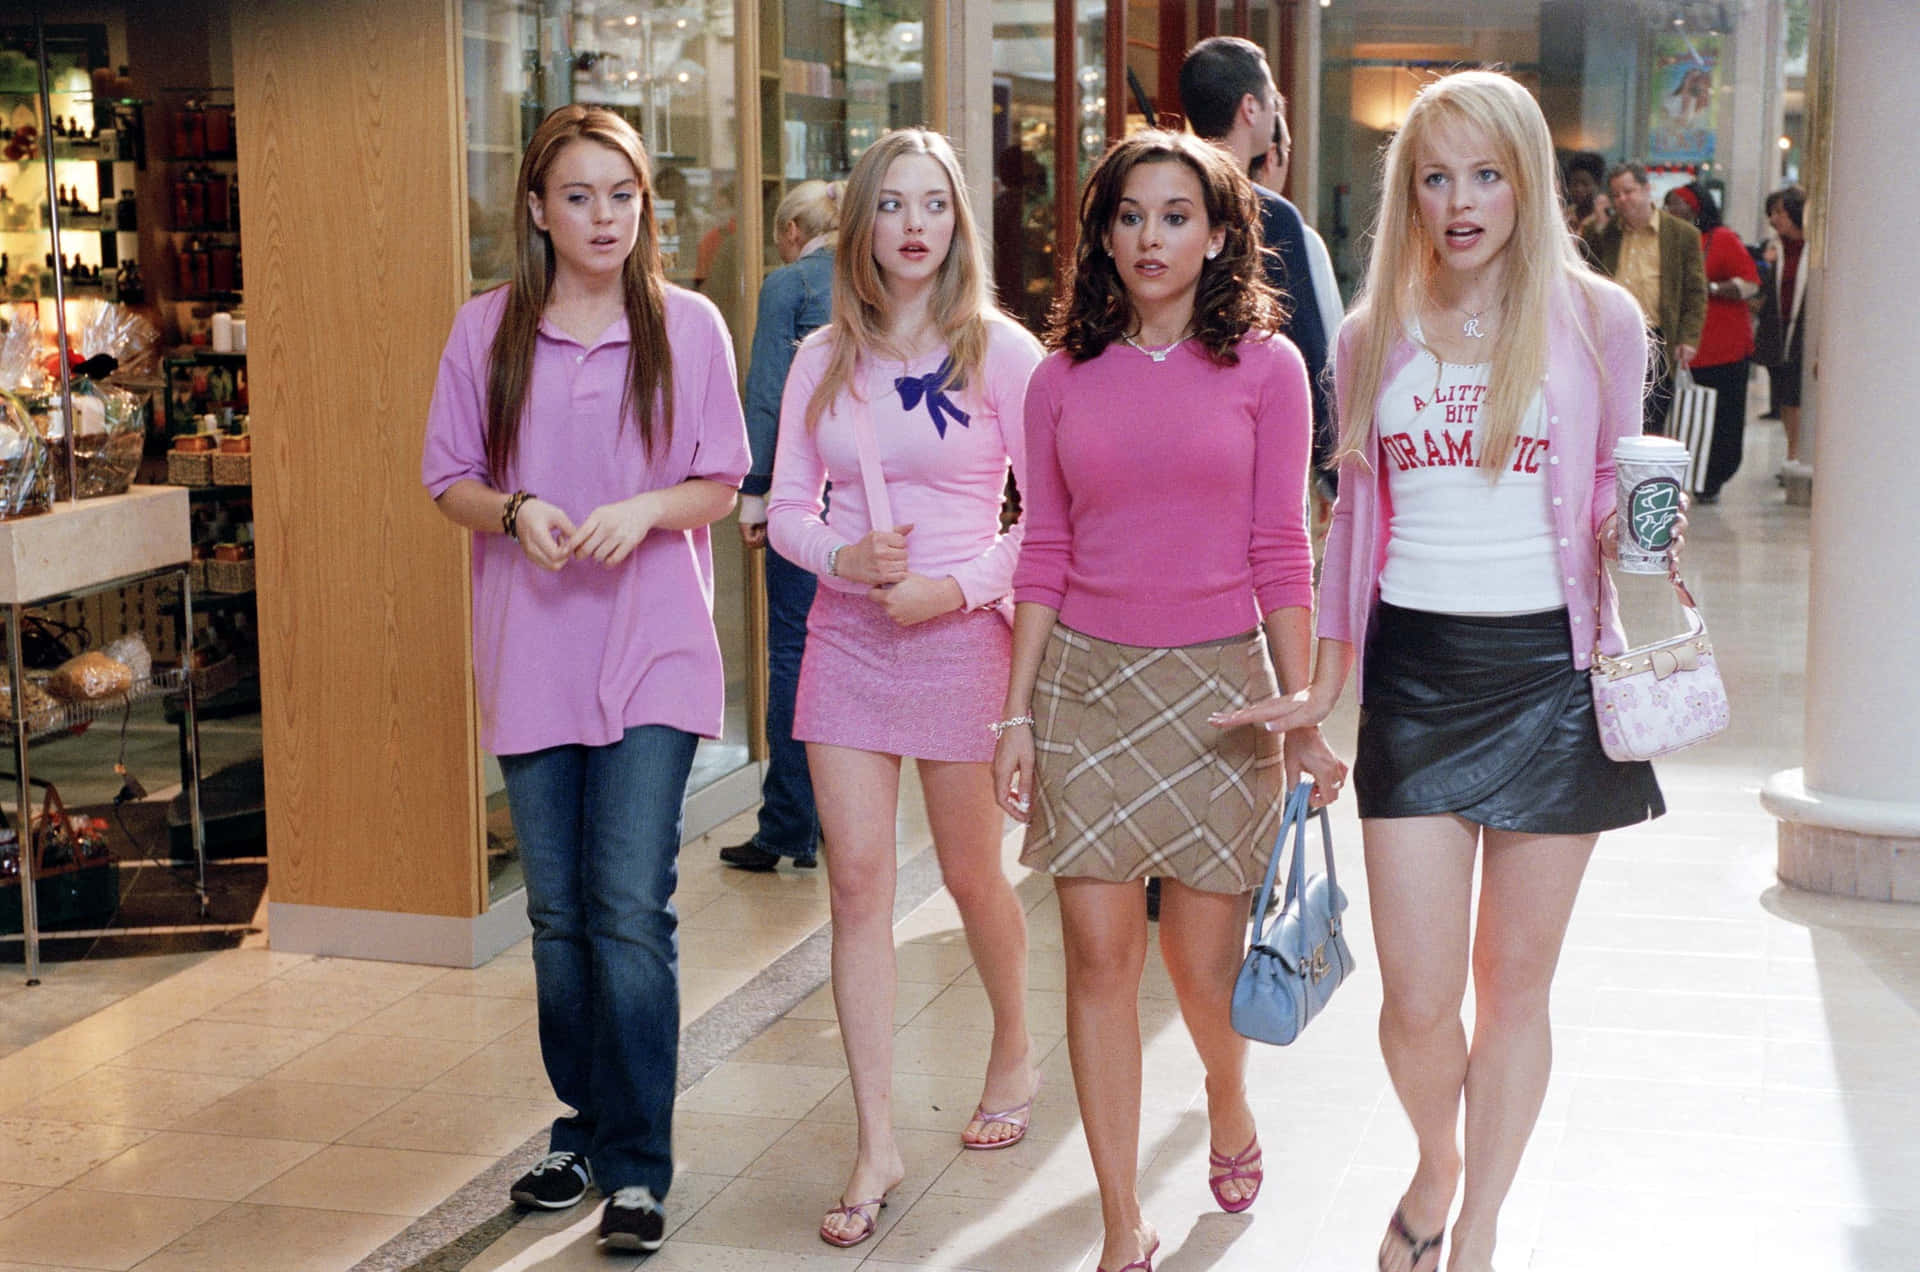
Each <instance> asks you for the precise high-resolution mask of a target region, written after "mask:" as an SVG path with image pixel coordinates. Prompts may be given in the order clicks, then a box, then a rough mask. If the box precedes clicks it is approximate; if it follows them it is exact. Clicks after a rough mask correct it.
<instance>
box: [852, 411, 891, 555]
mask: <svg viewBox="0 0 1920 1272" xmlns="http://www.w3.org/2000/svg"><path fill="white" fill-rule="evenodd" d="M848 396H849V397H850V398H851V399H852V402H853V411H852V412H851V415H852V419H851V423H852V425H853V451H854V454H855V455H856V456H857V457H858V458H859V461H860V485H861V488H862V489H864V490H865V491H866V495H867V521H868V528H869V529H872V530H891V529H893V524H894V523H893V504H892V503H891V502H890V501H889V500H888V499H887V477H886V474H885V472H883V471H882V470H881V468H880V443H879V440H878V439H877V438H875V437H874V433H873V411H872V409H871V408H870V407H869V406H868V405H867V403H865V402H863V401H861V400H860V397H859V395H858V394H849V395H848Z"/></svg>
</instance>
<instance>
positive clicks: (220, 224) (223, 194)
mask: <svg viewBox="0 0 1920 1272" xmlns="http://www.w3.org/2000/svg"><path fill="white" fill-rule="evenodd" d="M209 118H211V116H209ZM200 176H201V179H202V181H203V182H204V183H205V186H206V195H205V199H204V203H205V211H206V218H207V224H208V225H209V226H211V227H212V228H214V229H216V230H224V229H226V228H227V226H228V221H227V206H228V200H229V198H230V197H231V196H230V195H229V194H228V190H227V187H228V184H229V183H228V181H227V174H226V173H224V172H215V171H211V170H208V171H203V172H202V173H201V174H200Z"/></svg>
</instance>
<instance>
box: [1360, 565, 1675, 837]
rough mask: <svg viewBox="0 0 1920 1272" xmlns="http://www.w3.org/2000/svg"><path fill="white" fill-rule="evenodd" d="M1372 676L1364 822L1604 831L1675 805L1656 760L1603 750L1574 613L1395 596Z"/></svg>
mask: <svg viewBox="0 0 1920 1272" xmlns="http://www.w3.org/2000/svg"><path fill="white" fill-rule="evenodd" d="M1362 676H1363V681H1362V683H1363V686H1364V690H1363V694H1362V699H1361V707H1360V738H1359V744H1358V746H1357V748H1356V756H1355V759H1354V765H1353V785H1354V795H1355V798H1356V800H1357V802H1358V804H1359V812H1360V816H1362V817H1424V816H1429V815H1432V814H1435V813H1455V814H1458V815H1459V816H1461V817H1463V818H1465V819H1466V820H1468V821H1470V822H1474V823H1476V824H1477V825H1481V826H1487V827H1490V828H1492V829H1494V830H1513V831H1520V832H1522V833H1525V834H1536V835H1591V834H1598V833H1599V832H1600V831H1603V830H1613V829H1615V828H1617V827H1620V826H1630V825H1632V824H1633V823H1635V822H1641V821H1645V820H1647V819H1648V818H1650V817H1658V816H1660V815H1661V814H1662V813H1664V812H1666V810H1667V806H1666V801H1665V800H1664V799H1663V798H1662V797H1661V794H1660V784H1659V782H1658V781H1657V780H1656V779H1655V778H1654V775H1653V766H1652V765H1651V764H1646V763H1621V762H1620V761H1618V760H1612V759H1609V758H1607V754H1606V752H1604V751H1602V750H1601V749H1600V733H1599V729H1598V728H1597V727H1596V726H1595V724H1594V719H1593V693H1592V690H1591V689H1590V688H1589V686H1588V683H1587V674H1586V673H1585V672H1584V671H1581V670H1580V669H1579V668H1577V667H1575V666H1574V665H1573V640H1572V636H1571V634H1570V632H1569V630H1568V626H1567V611H1566V610H1565V609H1557V610H1545V611H1542V612H1541V613H1538V614H1520V615H1515V616H1511V617H1505V616H1503V617H1480V616H1476V615H1462V614H1433V613H1428V612H1426V611H1424V610H1410V609H1403V608H1401V607H1400V606H1398V605H1390V604H1388V603H1386V602H1385V601H1382V602H1380V604H1379V607H1378V608H1377V609H1376V610H1375V611H1374V615H1373V621H1372V623H1371V625H1370V630H1369V631H1368V633H1367V653H1366V661H1365V666H1364V669H1363V671H1362Z"/></svg>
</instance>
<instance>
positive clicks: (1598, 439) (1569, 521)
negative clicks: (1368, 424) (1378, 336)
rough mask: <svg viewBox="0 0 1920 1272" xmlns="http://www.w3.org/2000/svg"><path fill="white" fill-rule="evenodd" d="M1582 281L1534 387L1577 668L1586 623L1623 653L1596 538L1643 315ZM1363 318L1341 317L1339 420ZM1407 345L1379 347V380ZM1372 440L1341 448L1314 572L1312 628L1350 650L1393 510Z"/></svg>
mask: <svg viewBox="0 0 1920 1272" xmlns="http://www.w3.org/2000/svg"><path fill="white" fill-rule="evenodd" d="M1583 281H1584V282H1586V284H1587V286H1588V287H1589V288H1590V289H1591V295H1592V301H1591V304H1589V303H1588V302H1587V301H1584V300H1582V299H1581V298H1580V297H1579V296H1578V295H1577V294H1571V293H1570V294H1567V295H1565V296H1564V297H1563V298H1562V301H1561V303H1560V304H1559V305H1558V306H1557V307H1556V309H1555V312H1554V314H1553V317H1552V319H1551V324H1552V326H1551V330H1550V332H1549V334H1548V345H1547V373H1546V374H1545V375H1544V376H1542V377H1541V383H1540V392H1541V395H1542V398H1543V400H1544V403H1545V406H1546V412H1547V437H1548V439H1549V443H1550V449H1549V455H1548V458H1547V491H1548V496H1549V498H1550V499H1551V500H1552V509H1551V511H1552V514H1553V525H1554V529H1555V531H1556V532H1557V535H1558V538H1559V559H1560V568H1561V577H1562V588H1563V590H1564V591H1565V593H1566V598H1567V612H1568V619H1569V622H1570V624H1571V626H1572V632H1573V661H1574V665H1575V666H1577V667H1581V668H1585V667H1586V666H1587V665H1588V663H1589V662H1590V661H1591V652H1592V647H1593V643H1594V631H1595V628H1596V625H1597V627H1598V630H1599V633H1600V648H1601V650H1602V651H1603V652H1606V653H1618V652H1620V651H1622V650H1624V649H1625V648H1626V634H1625V632H1624V631H1622V630H1621V627H1620V614H1619V608H1618V603H1617V597H1616V596H1615V593H1614V590H1613V584H1612V582H1611V580H1606V581H1604V582H1603V580H1602V576H1601V574H1600V569H1599V546H1598V543H1597V541H1596V538H1595V536H1596V535H1597V534H1598V533H1599V531H1600V527H1601V525H1602V523H1604V522H1605V520H1606V518H1607V514H1608V513H1610V512H1612V511H1613V508H1614V502H1615V495H1614V488H1613V444H1614V442H1615V441H1617V440H1618V439H1620V438H1622V437H1633V436H1636V435H1638V434H1639V432H1640V425H1641V412H1640V395H1641V393H1642V391H1643V385H1644V383H1645V368H1646V365H1647V328H1646V320H1645V319H1644V318H1643V317H1642V316H1641V313H1640V307H1639V305H1638V304H1636V303H1635V301H1634V299H1633V298H1632V297H1631V296H1629V295H1628V294H1627V292H1626V291H1625V290H1624V289H1622V288H1620V287H1619V286H1617V285H1616V284H1614V283H1611V282H1608V281H1606V280H1604V279H1600V278H1597V277H1594V278H1589V279H1585V280H1583ZM1364 319H1365V314H1364V312H1361V313H1358V314H1354V315H1349V316H1348V318H1347V321H1346V322H1345V323H1344V324H1343V325H1342V326H1341V328H1340V341H1339V346H1338V351H1337V353H1336V355H1335V363H1334V394H1335V400H1336V401H1337V403H1338V404H1339V414H1340V418H1341V420H1342V421H1343V422H1344V421H1345V419H1346V418H1347V413H1348V409H1349V399H1350V397H1351V391H1352V376H1351V368H1352V366H1353V356H1354V353H1353V351H1354V348H1355V346H1357V344H1358V343H1359V328H1358V323H1359V322H1360V321H1364ZM1589 341H1590V342H1591V350H1590V349H1589ZM1417 352H1418V350H1417V348H1416V347H1415V346H1414V344H1413V342H1412V341H1411V340H1408V339H1405V338H1404V337H1403V338H1402V339H1401V340H1400V341H1399V342H1398V343H1396V344H1395V345H1394V346H1393V347H1392V348H1391V349H1389V350H1388V352H1387V359H1386V365H1385V367H1384V368H1382V372H1381V377H1380V383H1381V385H1382V386H1383V387H1384V386H1385V385H1387V384H1390V383H1392V382H1393V378H1394V376H1396V375H1398V374H1399V372H1400V370H1401V368H1403V367H1405V366H1406V365H1407V363H1408V362H1409V361H1411V360H1412V359H1413V357H1414V356H1415V355H1416V353H1417ZM1596 352H1597V353H1598V355H1599V359H1600V362H1599V364H1596V363H1595V360H1594V354H1595V353H1596ZM1601 365H1604V366H1605V368H1606V372H1605V375H1604V376H1603V375H1602V374H1601V371H1600V366H1601ZM1379 447H1380V439H1379V435H1378V432H1377V430H1376V432H1375V434H1374V436H1372V437H1370V438H1369V439H1368V441H1367V444H1366V453H1365V455H1364V456H1361V455H1348V456H1346V457H1345V458H1344V459H1343V460H1341V462H1340V501H1339V503H1338V504H1337V505H1336V506H1335V507H1334V510H1333V524H1332V525H1331V526H1329V527H1328V530H1327V546H1326V553H1325V556H1324V558H1323V562H1322V565H1321V573H1320V617H1319V624H1318V629H1319V634H1320V636H1321V637H1322V638H1324V639H1328V640H1342V641H1346V642H1347V643H1349V644H1351V645H1352V646H1353V647H1354V649H1355V651H1356V652H1357V653H1360V654H1364V651H1365V649H1366V639H1367V624H1368V620H1369V619H1370V618H1371V617H1372V615H1373V607H1374V604H1375V602H1376V601H1378V599H1379V595H1380V571H1381V569H1382V567H1383V566H1385V564H1386V560H1387V534H1388V526H1389V525H1390V524H1391V523H1392V516H1393V508H1392V501H1391V498H1390V496H1389V494H1388V490H1387V479H1386V473H1385V470H1384V468H1383V466H1382V465H1381V463H1380V449H1379Z"/></svg>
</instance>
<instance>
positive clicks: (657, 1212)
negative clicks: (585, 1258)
mask: <svg viewBox="0 0 1920 1272" xmlns="http://www.w3.org/2000/svg"><path fill="white" fill-rule="evenodd" d="M666 1239H667V1213H666V1211H664V1210H662V1209H660V1203H659V1202H657V1201H655V1200H654V1199H653V1190H652V1189H651V1188H621V1189H617V1190H616V1191H615V1192H614V1194H613V1196H611V1197H609V1198H607V1204H606V1205H605V1206H604V1207H603V1208H602V1209H601V1211H600V1244H601V1245H602V1246H604V1247H606V1248H607V1249H609V1250H644V1251H648V1252H651V1251H654V1250H658V1249H659V1248H660V1245H661V1243H662V1242H664V1241H665V1240H666Z"/></svg>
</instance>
